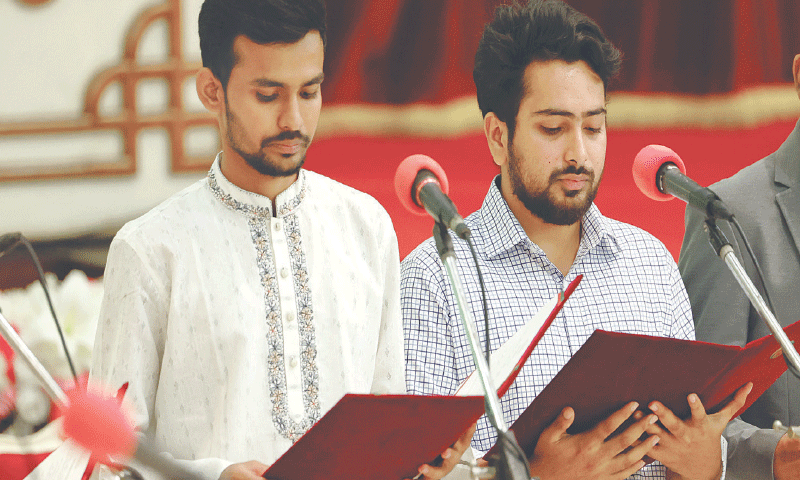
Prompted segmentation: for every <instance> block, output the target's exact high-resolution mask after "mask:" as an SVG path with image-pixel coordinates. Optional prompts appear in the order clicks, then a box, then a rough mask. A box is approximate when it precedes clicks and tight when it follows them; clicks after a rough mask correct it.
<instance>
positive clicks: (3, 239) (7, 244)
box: [0, 232, 22, 255]
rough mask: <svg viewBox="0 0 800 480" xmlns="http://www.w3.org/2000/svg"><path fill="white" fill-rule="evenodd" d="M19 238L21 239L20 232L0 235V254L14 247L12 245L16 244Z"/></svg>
mask: <svg viewBox="0 0 800 480" xmlns="http://www.w3.org/2000/svg"><path fill="white" fill-rule="evenodd" d="M20 240H22V233H20V232H13V233H6V234H5V235H0V255H2V254H4V253H6V252H8V251H9V250H11V249H12V248H14V246H16V244H17V243H19V241H20Z"/></svg>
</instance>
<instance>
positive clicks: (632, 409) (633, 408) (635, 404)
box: [630, 402, 639, 412]
mask: <svg viewBox="0 0 800 480" xmlns="http://www.w3.org/2000/svg"><path fill="white" fill-rule="evenodd" d="M630 408H631V412H633V411H635V410H636V409H637V408H639V402H633V403H631V407H630Z"/></svg>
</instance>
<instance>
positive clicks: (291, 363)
mask: <svg viewBox="0 0 800 480" xmlns="http://www.w3.org/2000/svg"><path fill="white" fill-rule="evenodd" d="M289 366H290V367H292V368H295V367H296V366H297V357H291V358H289Z"/></svg>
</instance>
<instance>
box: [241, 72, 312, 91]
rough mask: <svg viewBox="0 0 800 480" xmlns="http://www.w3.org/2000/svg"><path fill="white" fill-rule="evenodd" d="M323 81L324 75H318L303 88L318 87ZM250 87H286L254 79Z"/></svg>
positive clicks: (278, 83) (273, 82)
mask: <svg viewBox="0 0 800 480" xmlns="http://www.w3.org/2000/svg"><path fill="white" fill-rule="evenodd" d="M323 80H325V74H324V73H320V74H319V75H317V76H316V77H314V78H312V79H311V80H309V81H307V82H306V83H304V84H303V87H310V86H311V85H319V84H320V83H322V81H323ZM250 83H251V84H252V85H255V86H256V87H262V88H283V87H286V84H285V83H283V82H276V81H275V80H270V79H268V78H256V79H255V80H253V81H252V82H250Z"/></svg>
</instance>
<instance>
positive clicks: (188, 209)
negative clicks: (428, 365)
mask: <svg viewBox="0 0 800 480" xmlns="http://www.w3.org/2000/svg"><path fill="white" fill-rule="evenodd" d="M220 162H224V158H222V155H219V156H218V157H217V159H216V161H215V162H214V164H213V166H212V167H211V170H210V172H209V174H208V177H207V178H205V179H203V180H201V181H199V182H197V183H195V184H194V185H192V186H190V187H188V188H186V189H185V190H183V191H182V192H180V193H178V194H176V195H175V196H173V197H172V198H170V199H168V200H166V201H165V202H164V203H162V204H161V205H159V206H158V207H156V208H155V209H153V210H152V211H150V212H149V213H147V214H146V215H144V216H143V217H141V218H139V219H137V220H134V221H132V222H130V223H128V224H127V225H125V226H124V227H123V228H122V230H120V232H119V233H118V234H117V236H116V238H115V239H114V241H113V243H112V244H111V249H110V251H109V256H108V263H107V265H108V266H107V268H106V273H105V281H104V283H105V288H106V293H105V300H104V304H103V308H102V313H101V318H100V322H99V324H98V334H97V341H96V345H95V351H94V367H93V372H92V374H93V376H94V377H96V378H98V379H100V380H101V381H103V382H105V383H106V384H107V386H109V387H111V388H118V387H120V386H121V385H122V384H123V383H125V382H129V387H128V390H127V394H126V396H127V398H128V399H129V400H131V401H133V402H134V405H135V408H136V424H137V426H138V427H139V428H140V429H141V430H142V431H143V432H144V433H145V434H146V435H148V436H153V437H154V438H155V440H156V442H157V443H158V445H159V446H160V447H161V448H162V449H163V450H164V451H166V452H169V453H170V454H172V455H173V456H174V457H175V458H179V459H202V460H198V461H197V462H194V463H193V466H194V467H195V468H194V469H195V470H198V471H202V472H203V474H204V475H207V476H208V478H214V479H216V478H218V477H219V475H220V472H221V471H222V470H223V469H224V468H225V467H227V466H228V465H229V464H230V463H232V462H244V461H247V460H250V459H252V458H257V459H259V460H260V461H262V462H266V463H267V464H269V463H272V462H273V461H274V460H275V459H277V458H278V457H279V456H280V455H281V454H282V453H283V452H284V451H285V450H286V449H288V448H289V447H290V446H291V444H292V441H293V440H296V439H297V438H298V437H299V436H301V435H302V434H303V433H304V432H305V431H306V430H307V429H308V428H310V427H311V425H312V424H313V423H314V422H316V421H317V420H319V418H320V417H321V416H322V415H323V414H324V413H325V412H326V411H327V410H328V409H330V408H331V407H332V406H333V405H334V404H335V403H336V402H337V401H338V400H339V399H340V398H341V397H342V395H344V394H345V393H348V392H354V393H370V392H371V393H402V392H404V371H403V363H404V362H403V356H402V355H403V353H402V352H403V336H402V335H403V333H402V326H401V321H400V309H399V289H398V284H397V282H398V279H399V272H398V268H399V266H398V250H397V239H396V236H395V232H394V230H393V228H392V224H391V221H390V219H389V216H388V214H387V213H386V212H385V210H384V209H383V208H382V207H381V206H380V204H379V203H378V202H377V201H376V200H374V199H373V198H372V197H370V196H368V195H366V194H364V193H362V192H359V191H356V190H354V189H352V188H349V187H347V186H345V185H342V184H340V183H337V182H335V181H333V180H331V179H329V178H326V177H323V176H321V175H319V174H315V173H313V172H310V171H307V170H301V171H300V172H299V175H298V178H297V180H296V181H295V182H294V183H293V184H292V185H291V186H290V187H289V188H288V189H287V190H285V191H284V192H282V193H281V194H279V195H278V196H277V198H276V199H275V209H274V210H273V206H272V201H271V200H270V199H269V198H267V197H263V196H261V195H258V194H255V193H251V192H248V191H245V190H242V189H240V188H238V187H236V186H235V185H233V184H232V183H230V182H229V181H228V180H227V179H226V178H225V177H224V176H223V175H222V172H221V171H220Z"/></svg>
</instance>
